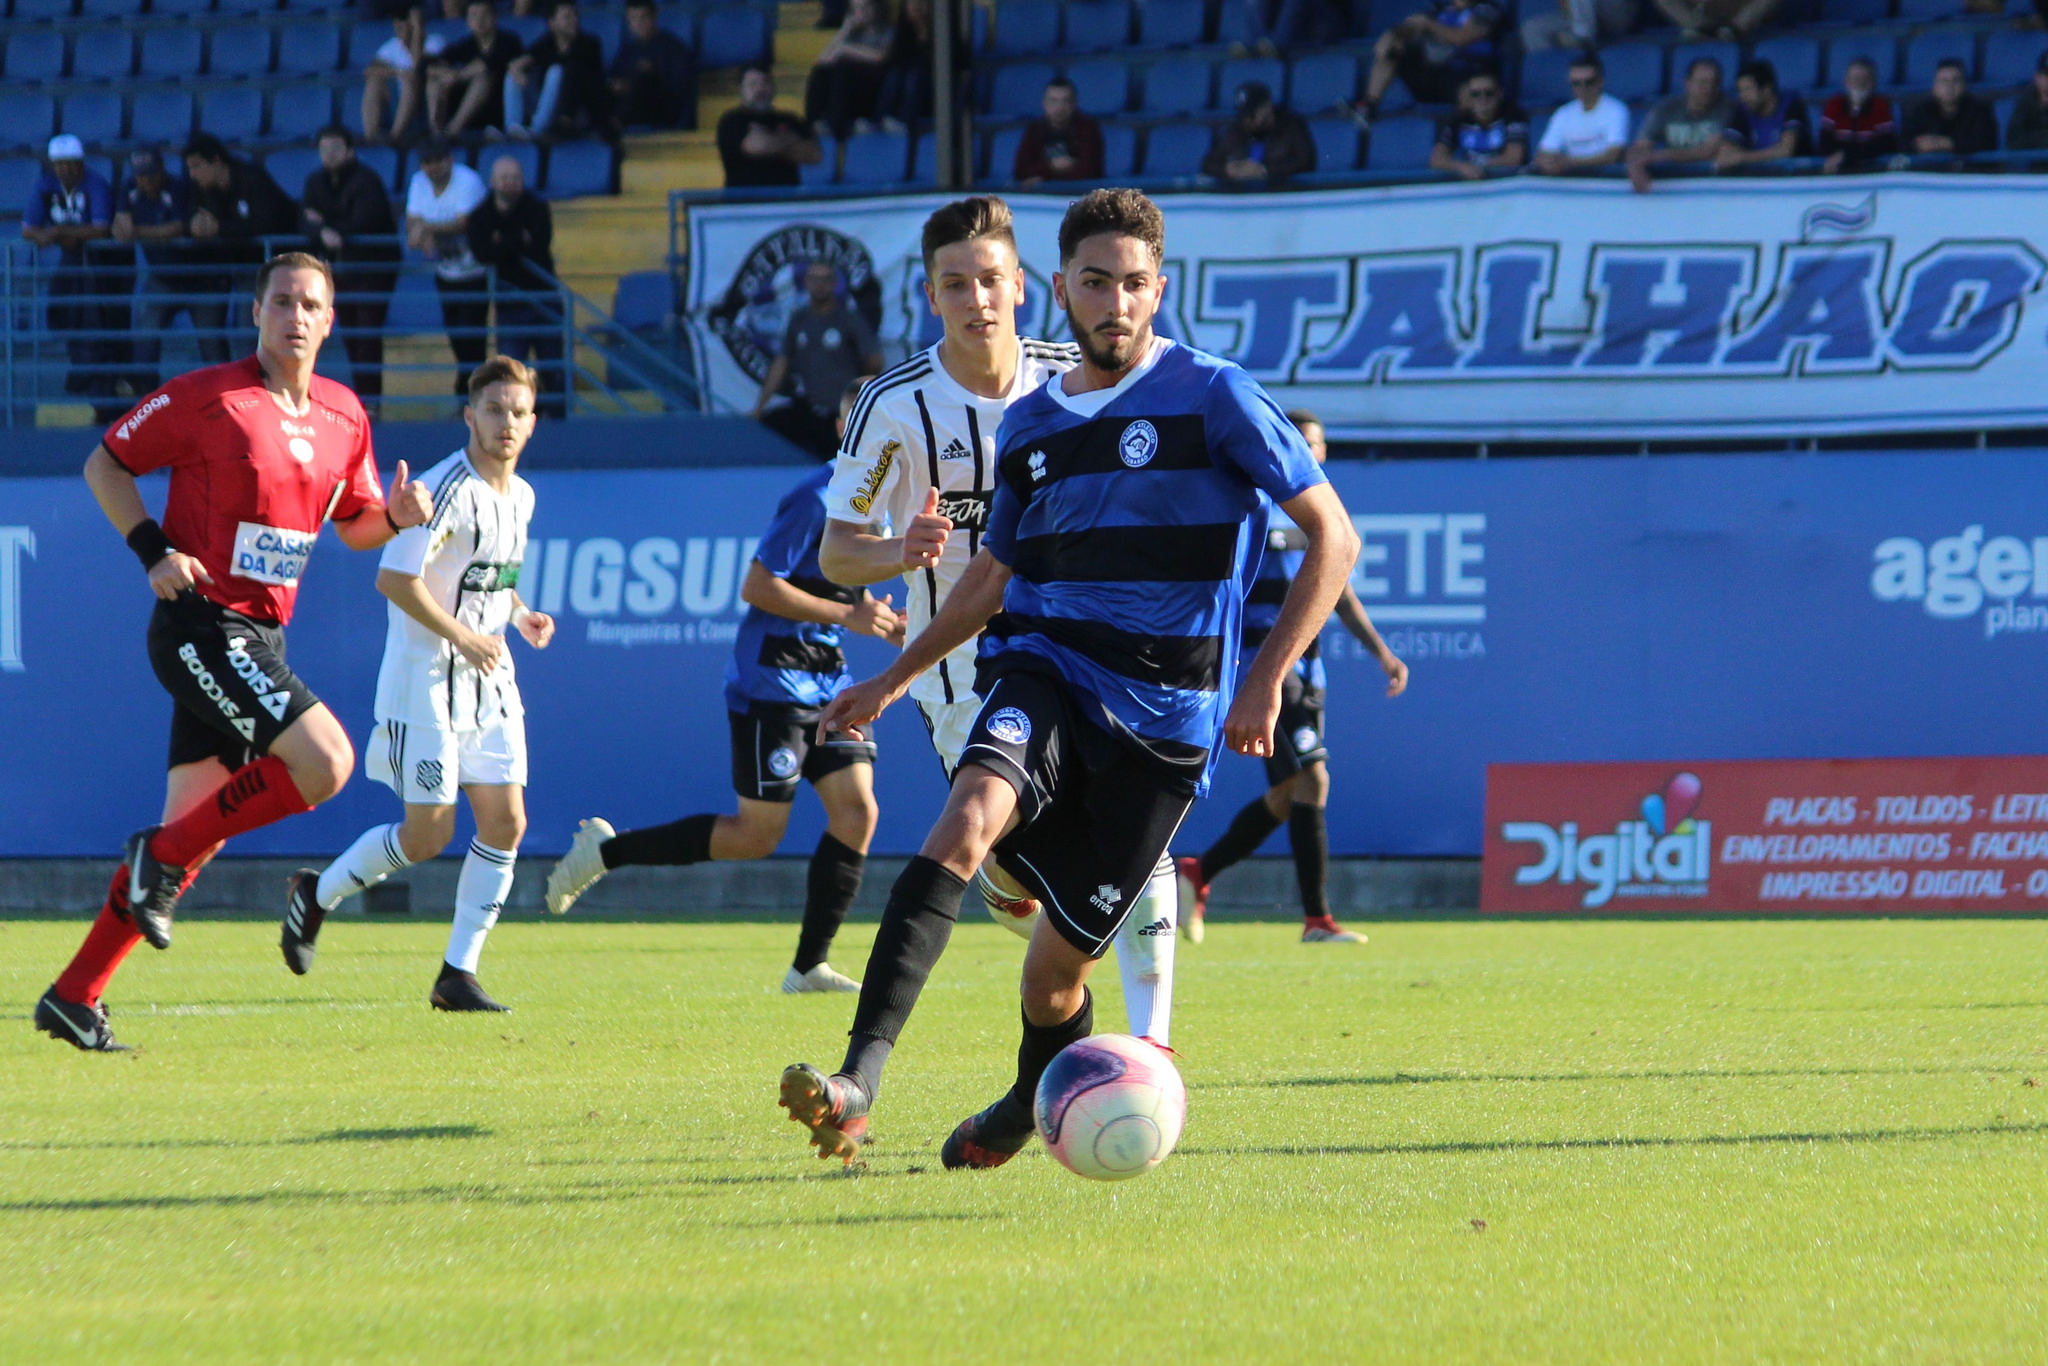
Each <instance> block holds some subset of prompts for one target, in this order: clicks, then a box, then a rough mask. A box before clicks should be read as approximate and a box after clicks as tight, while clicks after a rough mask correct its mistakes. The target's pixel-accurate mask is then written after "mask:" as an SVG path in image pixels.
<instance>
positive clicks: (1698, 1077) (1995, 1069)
mask: <svg viewBox="0 0 2048 1366" xmlns="http://www.w3.org/2000/svg"><path fill="white" fill-rule="evenodd" d="M2030 1070H2032V1069H2031V1068H2029V1067H2027V1066H2025V1065H2023V1064H2022V1065H2017V1066H2015V1065H2013V1064H2010V1063H1989V1062H1987V1063H1978V1064H1970V1063H1964V1064H1958V1065H1955V1066H1949V1067H1750V1068H1715V1067H1700V1068H1673V1069H1670V1070H1668V1071H1635V1072H1386V1073H1380V1074H1376V1075H1372V1076H1362V1077H1279V1078H1275V1079H1273V1080H1269V1081H1213V1082H1198V1083H1195V1084H1193V1085H1191V1086H1190V1087H1189V1089H1190V1090H1196V1091H1242V1090H1246V1089H1250V1088H1257V1089H1259V1090H1268V1089H1271V1088H1273V1087H1282V1086H1287V1087H1292V1086H1312V1087H1322V1086H1440V1085H1445V1084H1472V1083H1484V1082H1543V1081H1715V1080H1728V1081H1756V1080H1762V1079H1769V1078H1772V1077H1948V1076H1969V1075H1972V1074H1977V1073H1991V1074H1994V1075H1998V1076H2017V1075H2019V1074H2021V1073H2024V1072H2028V1071H2030Z"/></svg>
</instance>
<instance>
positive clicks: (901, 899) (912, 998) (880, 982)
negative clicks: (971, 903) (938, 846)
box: [839, 854, 967, 1099]
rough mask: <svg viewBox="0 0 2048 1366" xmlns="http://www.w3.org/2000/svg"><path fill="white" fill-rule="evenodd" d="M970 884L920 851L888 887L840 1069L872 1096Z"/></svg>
mask: <svg viewBox="0 0 2048 1366" xmlns="http://www.w3.org/2000/svg"><path fill="white" fill-rule="evenodd" d="M966 894H967V884H966V883H965V882H963V881H961V880H960V879H959V878H957V877H954V876H953V874H952V873H950V872H948V871H947V870H946V869H945V867H944V866H943V865H941V864H939V863H937V862H935V861H934V860H932V859H928V858H926V857H925V856H924V855H922V854H919V855H918V856H917V857H915V858H913V859H911V860H910V862H909V863H907V864H905V865H904V867H903V871H902V873H900V874H899V875H898V876H897V878H896V885H895V886H894V887H892V888H890V889H889V904H888V905H887V906H886V907H885V908H883V911H882V928H881V929H880V930H878V931H876V933H875V947H874V948H873V949H871V950H870V951H869V953H868V966H867V971H866V972H865V974H863V976H862V980H861V987H860V1004H859V1005H857V1006H855V1007H854V1011H853V1029H852V1030H851V1031H850V1033H851V1034H852V1038H853V1041H852V1043H851V1044H849V1045H848V1046H847V1049H846V1062H845V1063H844V1064H843V1065H842V1066H841V1067H840V1069H839V1070H840V1071H841V1072H842V1073H844V1074H846V1075H848V1076H851V1077H855V1078H857V1079H859V1081H860V1084H861V1085H862V1086H863V1087H865V1088H866V1089H867V1093H868V1096H869V1097H870V1098H871V1099H872V1098H873V1096H874V1094H875V1092H876V1090H877V1089H878V1088H879V1087H880V1086H881V1084H882V1064H883V1063H884V1062H886V1061H887V1060H888V1057H889V1050H890V1049H891V1048H892V1047H894V1046H895V1043H896V1036H897V1035H898V1034H900V1033H902V1032H903V1026H904V1024H905V1023H906V1022H907V1021H908V1020H909V1019H910V1012H911V1009H912V1007H914V1006H915V1005H916V1004H917V996H918V993H919V992H921V991H923V990H924V983H925V979H926V978H927V977H930V976H931V975H932V968H933V966H934V965H936V964H937V963H938V961H939V955H940V954H942V953H944V952H945V951H946V941H947V940H949V939H951V938H952V937H953V922H954V921H956V920H958V919H959V918H960V898H961V897H963V896H965V895H966Z"/></svg>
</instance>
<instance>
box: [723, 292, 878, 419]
mask: <svg viewBox="0 0 2048 1366" xmlns="http://www.w3.org/2000/svg"><path fill="white" fill-rule="evenodd" d="M804 291H805V293H807V294H808V295H809V296H810V303H809V304H808V305H807V306H805V307H803V308H799V309H797V310H796V311H795V312H794V313H792V314H790V317H789V325H788V326H787V327H785V328H784V329H783V333H782V350H781V351H779V352H778V353H777V354H776V357H775V359H774V360H773V361H771V362H769V365H768V373H767V374H766V375H765V376H763V377H762V380H761V393H760V397H759V398H757V399H756V400H755V401H754V416H755V417H756V418H757V419H759V420H760V421H761V422H762V423H764V424H765V425H767V426H768V427H769V428H770V429H772V430H774V431H777V432H780V433H781V434H782V435H783V436H786V437H788V438H789V439H790V440H791V441H793V442H795V443H796V444H797V445H799V446H802V447H803V448H804V449H805V450H807V451H809V452H810V453H811V454H813V455H815V456H817V457H818V458H819V459H820V460H830V459H831V458H832V453H833V450H834V449H835V448H836V447H837V445H838V435H837V429H836V427H835V425H834V419H835V418H836V417H837V416H838V412H839V395H840V394H841V393H842V392H843V391H844V390H845V388H846V386H847V385H848V384H850V383H852V382H853V381H854V380H856V379H858V378H860V377H861V376H862V375H871V374H876V373H878V372H879V371H880V370H881V368H882V344H881V342H880V341H878V340H877V339H876V337H875V330H874V328H872V327H870V326H868V320H867V319H866V318H863V317H862V316H861V315H860V310H859V309H857V308H853V307H852V306H850V305H849V304H847V302H846V301H845V300H843V299H841V298H840V297H839V272H838V271H837V270H836V269H834V268H833V266H832V265H831V264H830V263H829V262H825V261H813V262H811V264H810V265H809V266H808V267H806V268H805V270H804ZM792 380H794V381H795V387H794V391H793V393H792V394H791V401H790V402H789V403H788V404H787V405H785V406H783V407H779V408H771V407H769V406H768V403H769V400H771V399H773V398H774V397H775V396H776V395H777V394H779V393H781V392H782V391H783V389H784V387H785V386H786V385H788V384H789V383H790V382H791V381H792Z"/></svg>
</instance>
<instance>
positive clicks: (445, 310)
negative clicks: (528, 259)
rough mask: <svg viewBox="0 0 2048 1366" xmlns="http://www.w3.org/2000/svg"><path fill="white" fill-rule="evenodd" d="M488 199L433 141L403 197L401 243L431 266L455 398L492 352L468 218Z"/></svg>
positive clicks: (482, 278)
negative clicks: (451, 358) (450, 353)
mask: <svg viewBox="0 0 2048 1366" xmlns="http://www.w3.org/2000/svg"><path fill="white" fill-rule="evenodd" d="M489 196H490V191H489V190H487V189H485V188H484V181H483V177H482V176H480V175H478V174H477V173H476V172H475V171H473V170H471V169H470V168H469V167H467V166H460V165H457V164H456V161H455V153H454V151H453V150H452V149H450V147H449V146H448V144H447V143H446V142H445V141H443V140H441V139H438V138H437V139H435V140H433V141H431V142H428V143H427V144H426V145H425V146H423V147H421V148H420V168H419V169H418V170H417V171H414V172H413V175H412V183H411V184H410V185H408V186H407V187H406V191H405V242H406V245H407V246H409V247H411V248H412V249H413V250H414V251H416V252H419V253H420V254H421V255H422V256H424V257H426V258H427V259H428V260H429V261H432V262H433V263H434V288H435V290H436V291H438V292H439V293H440V296H441V324H442V326H444V327H446V328H447V329H448V349H449V350H450V351H453V352H454V353H455V384H454V389H453V392H454V393H455V395H456V396H457V397H458V398H459V397H461V396H463V395H465V394H467V393H468V392H469V375H470V372H471V371H472V370H474V369H476V368H477V366H479V365H482V364H483V363H484V356H485V355H486V354H487V353H488V352H489V349H490V347H489V343H488V340H487V339H486V337H485V335H484V333H485V331H486V329H487V328H488V326H489V324H490V320H491V302H490V296H489V294H488V292H487V291H488V290H489V288H490V281H489V280H488V279H487V278H486V273H485V269H484V266H483V264H482V263H481V262H480V261H478V260H477V259H476V253H474V252H473V251H471V250H470V248H469V216H470V214H472V213H473V212H475V211H476V208H477V206H478V205H480V204H482V203H483V202H484V200H485V199H487V198H488V197H489Z"/></svg>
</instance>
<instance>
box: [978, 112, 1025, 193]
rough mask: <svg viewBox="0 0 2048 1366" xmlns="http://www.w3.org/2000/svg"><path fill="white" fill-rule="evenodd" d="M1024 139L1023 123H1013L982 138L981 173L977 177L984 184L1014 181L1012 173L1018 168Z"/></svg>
mask: <svg viewBox="0 0 2048 1366" xmlns="http://www.w3.org/2000/svg"><path fill="white" fill-rule="evenodd" d="M1023 141H1024V126H1023V125H1022V124H1017V123H1013V124H1011V125H1010V126H1009V127H1007V128H998V129H996V130H995V131H994V132H993V133H990V134H989V135H988V137H986V138H985V139H983V140H982V149H981V174H980V175H978V176H977V177H975V178H976V179H977V180H979V181H980V182H981V183H982V184H984V185H1009V184H1012V183H1014V182H1013V181H1012V178H1011V175H1010V173H1011V172H1012V171H1014V170H1016V169H1017V148H1018V146H1019V145H1021V144H1022V143H1023Z"/></svg>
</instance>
